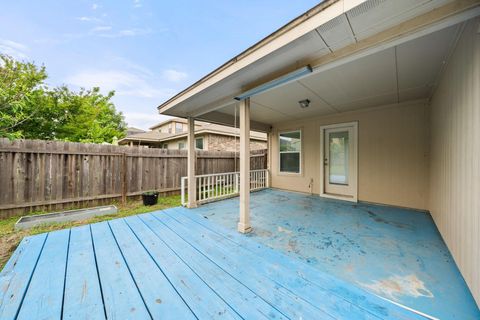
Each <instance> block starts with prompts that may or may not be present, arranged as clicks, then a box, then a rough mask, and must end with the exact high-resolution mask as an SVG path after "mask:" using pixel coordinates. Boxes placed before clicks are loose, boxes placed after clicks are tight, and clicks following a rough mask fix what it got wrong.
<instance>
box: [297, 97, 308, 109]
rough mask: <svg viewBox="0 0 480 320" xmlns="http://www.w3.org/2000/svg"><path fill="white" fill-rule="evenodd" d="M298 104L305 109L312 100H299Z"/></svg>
mask: <svg viewBox="0 0 480 320" xmlns="http://www.w3.org/2000/svg"><path fill="white" fill-rule="evenodd" d="M298 104H299V105H300V108H302V109H305V108H308V106H309V105H310V100H308V99H304V100H300V101H298Z"/></svg>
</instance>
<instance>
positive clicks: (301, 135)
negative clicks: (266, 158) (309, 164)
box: [278, 129, 303, 176]
mask: <svg viewBox="0 0 480 320" xmlns="http://www.w3.org/2000/svg"><path fill="white" fill-rule="evenodd" d="M292 132H299V133H300V151H283V152H282V151H280V136H281V135H282V134H285V133H292ZM297 152H298V154H299V158H298V161H299V164H298V168H299V172H288V171H282V167H281V162H282V159H281V156H280V155H281V154H282V153H297ZM302 161H303V132H302V129H295V130H285V131H279V132H278V175H286V176H301V175H302V171H303V164H302Z"/></svg>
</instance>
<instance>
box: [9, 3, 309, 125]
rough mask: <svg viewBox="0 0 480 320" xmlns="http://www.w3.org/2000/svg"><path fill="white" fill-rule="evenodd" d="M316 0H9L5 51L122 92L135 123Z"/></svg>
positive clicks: (119, 98)
mask: <svg viewBox="0 0 480 320" xmlns="http://www.w3.org/2000/svg"><path fill="white" fill-rule="evenodd" d="M317 3H318V0H317V1H313V0H296V1H292V0H244V1H233V0H232V1H226V0H225V1H218V0H217V1H209V0H206V1H193V0H190V1H186V0H175V1H165V0H164V1H161V0H157V1H153V0H151V1H147V0H130V1H127V0H122V1H113V0H110V1H90V0H77V1H65V0H64V1H58V0H57V1H52V0H46V1H27V0H17V1H3V3H2V10H1V12H0V52H2V53H7V54H9V55H11V56H13V57H15V58H18V59H22V60H30V61H35V62H36V63H37V64H44V65H45V66H46V67H47V71H48V74H49V80H48V83H49V84H50V85H52V86H55V85H61V84H67V85H68V86H69V87H71V88H72V89H78V88H80V87H86V88H90V87H92V86H99V87H100V88H102V90H103V91H104V92H106V91H108V90H115V91H116V96H115V98H114V102H115V105H116V107H117V109H119V110H121V111H122V112H123V113H124V115H125V118H126V120H127V122H128V124H129V125H131V126H136V127H140V128H143V129H147V128H148V127H149V126H151V125H153V124H155V123H156V122H159V121H161V120H163V119H164V117H163V116H160V115H158V113H157V111H156V106H158V105H159V104H160V103H161V102H162V101H164V100H166V99H168V98H169V97H171V96H172V95H174V94H175V93H177V92H178V91H180V90H182V89H184V88H185V87H186V86H188V85H189V84H191V83H193V82H195V81H196V80H198V79H199V78H201V77H202V76H203V75H205V74H206V73H208V72H210V71H211V70H213V69H214V68H216V67H218V66H219V65H221V64H222V63H224V62H225V61H226V60H228V59H230V58H232V57H233V56H235V55H236V54H238V53H240V52H241V51H243V50H244V49H246V48H247V47H249V46H250V45H252V44H254V43H255V42H257V41H258V40H260V39H262V38H263V37H265V36H267V35H268V34H270V33H271V32H273V31H275V30H276V29H278V28H279V27H281V26H282V25H284V24H285V23H287V22H288V21H290V20H291V19H293V18H295V17H297V16H298V15H300V14H302V13H303V12H305V11H306V10H308V9H309V8H311V7H313V6H314V5H315V4H317Z"/></svg>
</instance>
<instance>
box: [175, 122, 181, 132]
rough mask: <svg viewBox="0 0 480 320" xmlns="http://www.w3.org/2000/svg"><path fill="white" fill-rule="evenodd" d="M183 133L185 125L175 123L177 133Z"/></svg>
mask: <svg viewBox="0 0 480 320" xmlns="http://www.w3.org/2000/svg"><path fill="white" fill-rule="evenodd" d="M178 129H180V130H178ZM182 132H183V123H181V122H175V133H182Z"/></svg>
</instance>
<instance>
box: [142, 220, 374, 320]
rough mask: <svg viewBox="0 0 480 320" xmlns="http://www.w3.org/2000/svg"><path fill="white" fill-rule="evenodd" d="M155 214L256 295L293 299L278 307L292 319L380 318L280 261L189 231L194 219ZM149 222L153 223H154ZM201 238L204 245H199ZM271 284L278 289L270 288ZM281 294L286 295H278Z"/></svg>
mask: <svg viewBox="0 0 480 320" xmlns="http://www.w3.org/2000/svg"><path fill="white" fill-rule="evenodd" d="M170 212H171V211H170ZM152 215H153V216H154V217H156V218H157V219H159V220H160V221H162V222H163V223H164V224H165V225H168V226H169V227H170V228H171V229H172V231H173V230H175V232H177V233H178V234H179V236H181V237H183V241H185V242H187V243H189V244H190V245H192V246H195V247H197V250H199V251H201V252H202V253H203V254H205V255H206V256H208V257H209V258H210V259H213V260H214V261H215V262H216V263H218V264H219V265H220V266H221V267H222V268H224V269H226V270H231V272H232V274H233V275H234V276H235V277H237V278H239V279H243V280H244V281H246V282H245V283H246V284H247V285H248V286H249V287H250V288H252V290H257V291H256V292H257V294H259V295H261V296H262V297H264V298H265V299H268V300H269V301H279V300H280V301H285V302H287V301H289V299H290V300H291V304H290V305H281V304H277V307H278V308H279V309H280V310H282V311H284V312H286V313H287V315H288V316H289V317H290V318H312V317H313V318H314V317H315V315H316V316H317V317H322V318H336V317H338V316H345V315H346V314H349V315H350V316H351V317H354V318H356V319H374V318H375V319H378V318H377V317H374V316H373V315H371V314H370V313H369V312H367V311H365V310H362V309H359V308H358V307H357V306H354V305H352V304H350V303H348V302H346V301H345V300H343V299H341V298H339V297H336V296H334V295H332V294H329V293H328V292H326V290H324V289H322V288H319V287H315V286H314V285H313V284H311V283H309V282H307V281H305V280H303V279H301V278H299V277H298V276H297V275H296V274H295V272H293V274H292V275H290V272H288V270H284V269H283V268H282V267H281V265H280V264H278V263H277V260H273V261H272V260H269V261H265V260H263V259H262V258H261V256H259V255H256V254H254V253H252V252H250V251H248V250H246V249H244V248H242V247H240V246H238V245H237V246H232V245H229V244H225V243H224V242H226V241H227V240H226V239H225V238H223V239H222V238H221V237H220V236H218V235H215V234H213V233H212V232H211V231H209V230H207V229H205V228H203V227H200V228H201V229H198V226H197V229H198V232H195V233H194V234H193V233H191V232H189V231H188V230H191V229H192V227H194V224H195V223H194V222H193V221H191V220H190V221H189V220H188V219H186V218H185V219H186V220H185V219H184V220H183V221H182V223H184V224H185V225H183V224H182V223H179V222H178V221H177V220H175V219H174V218H172V216H175V214H171V213H169V212H167V211H163V212H161V213H153V214H152ZM177 215H178V213H177ZM150 223H152V225H153V222H150ZM202 238H203V241H202V244H201V245H197V244H198V243H199V241H201V240H200V239H202ZM205 239H206V240H207V241H205ZM239 257H242V259H239ZM252 262H254V263H252ZM272 287H273V288H276V290H275V291H270V290H268V288H272ZM281 293H284V295H280V297H279V294H281ZM300 293H301V294H300ZM282 307H283V308H286V309H285V310H284V309H283V308H282Z"/></svg>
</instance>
